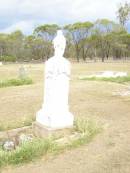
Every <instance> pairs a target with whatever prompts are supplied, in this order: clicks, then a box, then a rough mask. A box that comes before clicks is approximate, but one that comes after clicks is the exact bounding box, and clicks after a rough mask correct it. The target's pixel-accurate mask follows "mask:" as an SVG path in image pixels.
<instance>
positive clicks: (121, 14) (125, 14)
mask: <svg viewBox="0 0 130 173" xmlns="http://www.w3.org/2000/svg"><path fill="white" fill-rule="evenodd" d="M117 18H118V19H119V22H120V24H121V25H122V26H123V27H125V25H126V23H127V21H128V20H129V19H130V3H128V2H125V3H124V4H120V7H119V9H118V11H117Z"/></svg>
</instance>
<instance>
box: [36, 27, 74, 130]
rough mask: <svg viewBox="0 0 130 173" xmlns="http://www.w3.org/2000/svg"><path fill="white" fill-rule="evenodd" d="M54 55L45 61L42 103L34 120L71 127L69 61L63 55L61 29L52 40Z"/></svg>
mask: <svg viewBox="0 0 130 173" xmlns="http://www.w3.org/2000/svg"><path fill="white" fill-rule="evenodd" d="M53 45H54V50H55V53H54V56H53V57H51V58H50V59H49V60H47V61H46V63H45V85H44V103H43V105H42V109H41V110H39V111H38V112H37V115H36V122H38V123H40V124H41V125H43V126H44V127H47V128H51V129H63V128H68V127H73V121H74V117H73V115H72V114H71V113H70V112H69V106H68V94H69V79H70V62H69V61H68V60H67V59H65V58H64V57H63V54H64V50H65V46H66V39H65V37H64V35H63V33H62V31H61V30H58V31H57V35H56V37H55V38H54V40H53Z"/></svg>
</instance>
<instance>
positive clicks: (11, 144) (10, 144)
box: [3, 141, 15, 151]
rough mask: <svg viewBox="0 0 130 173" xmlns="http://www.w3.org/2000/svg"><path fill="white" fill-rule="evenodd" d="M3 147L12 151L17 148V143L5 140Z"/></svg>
mask: <svg viewBox="0 0 130 173" xmlns="http://www.w3.org/2000/svg"><path fill="white" fill-rule="evenodd" d="M3 149H4V150H6V151H11V150H14V149H15V143H14V142H13V141H5V142H4V144H3Z"/></svg>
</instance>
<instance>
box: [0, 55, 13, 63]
mask: <svg viewBox="0 0 130 173" xmlns="http://www.w3.org/2000/svg"><path fill="white" fill-rule="evenodd" d="M0 61H3V62H15V61H16V57H14V56H9V55H4V56H0Z"/></svg>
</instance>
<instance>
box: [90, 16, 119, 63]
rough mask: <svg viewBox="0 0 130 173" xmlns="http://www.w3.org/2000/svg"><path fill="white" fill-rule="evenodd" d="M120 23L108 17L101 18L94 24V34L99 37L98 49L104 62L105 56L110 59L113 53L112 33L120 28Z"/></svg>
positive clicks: (97, 41)
mask: <svg viewBox="0 0 130 173" xmlns="http://www.w3.org/2000/svg"><path fill="white" fill-rule="evenodd" d="M120 29H121V27H120V25H119V24H116V23H115V22H113V21H110V20H108V19H100V20H97V21H96V22H95V25H94V32H93V33H94V35H95V36H96V37H97V40H96V43H97V49H98V52H99V56H100V57H101V59H102V62H104V59H105V57H106V58H107V59H108V58H109V56H110V55H111V49H112V42H113V35H112V33H113V32H114V31H115V32H117V31H118V30H120Z"/></svg>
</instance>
